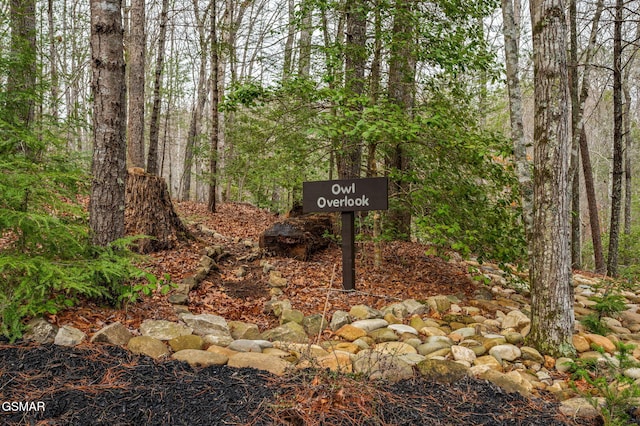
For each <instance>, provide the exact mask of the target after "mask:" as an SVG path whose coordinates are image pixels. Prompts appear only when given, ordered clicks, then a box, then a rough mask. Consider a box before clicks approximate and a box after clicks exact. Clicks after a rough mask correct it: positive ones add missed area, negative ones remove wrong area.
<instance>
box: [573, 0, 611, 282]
mask: <svg viewBox="0 0 640 426" xmlns="http://www.w3.org/2000/svg"><path fill="white" fill-rule="evenodd" d="M603 3H604V2H603V0H598V2H597V3H596V10H595V13H594V15H593V20H592V22H591V34H590V36H589V43H588V46H587V48H586V50H585V63H584V72H583V75H582V87H581V88H580V98H579V100H578V108H577V111H575V118H574V120H575V126H574V129H573V131H574V132H575V133H573V144H572V145H573V146H575V145H576V143H577V144H578V145H579V150H580V158H581V159H582V173H583V175H584V182H585V188H586V192H587V203H588V209H589V224H590V227H591V241H592V243H593V255H594V263H595V269H596V272H597V273H601V274H604V273H605V272H606V265H605V260H604V251H603V248H602V235H601V231H600V219H599V217H598V204H597V199H596V193H595V184H594V178H593V169H592V167H591V158H590V154H589V146H588V143H587V136H586V133H585V130H584V105H585V102H586V101H587V98H588V97H589V88H590V85H591V77H590V76H591V68H592V67H593V66H592V65H591V60H592V57H593V55H594V52H595V48H596V41H597V35H598V27H599V25H600V17H601V16H602V10H603V6H604V4H603Z"/></svg>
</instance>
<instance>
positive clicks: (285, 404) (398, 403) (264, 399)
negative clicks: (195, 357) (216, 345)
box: [0, 344, 579, 426]
mask: <svg viewBox="0 0 640 426" xmlns="http://www.w3.org/2000/svg"><path fill="white" fill-rule="evenodd" d="M10 401H21V402H27V401H28V402H44V405H45V409H44V411H26V412H12V411H6V410H4V409H3V410H0V423H2V424H7V425H19V424H20V425H24V424H33V425H110V426H113V425H229V424H232V425H305V426H306V425H411V426H413V425H453V424H456V425H547V426H549V425H551V426H553V425H578V424H579V423H575V422H573V421H571V420H570V419H567V418H564V417H562V416H561V415H560V414H559V413H558V409H557V403H553V402H549V401H545V400H542V399H527V398H524V397H522V396H520V395H519V394H511V393H506V392H505V391H503V390H501V389H500V388H497V387H495V386H493V385H492V384H490V383H488V382H485V381H478V380H474V379H465V380H463V381H460V382H458V383H454V384H447V385H445V384H438V383H433V382H428V381H426V380H424V379H421V378H416V379H413V380H406V381H402V382H398V383H395V384H382V383H372V382H367V381H365V380H364V379H358V378H354V377H350V376H349V377H346V376H338V375H336V374H333V373H329V372H327V371H313V370H305V371H302V372H299V373H298V374H294V375H289V376H284V377H276V376H272V375H269V374H267V373H264V372H261V371H258V370H253V369H247V368H244V369H234V368H229V367H225V366H222V367H207V368H202V369H194V368H192V367H190V366H189V365H188V364H186V363H181V362H177V361H165V362H156V361H153V360H152V359H150V358H147V357H141V356H136V355H132V354H131V353H129V352H127V351H126V350H124V349H122V348H119V347H113V346H107V345H103V346H100V345H91V346H85V347H76V348H65V347H59V346H54V345H42V346H32V345H24V344H17V345H9V344H2V345H0V404H2V403H6V402H10ZM2 406H4V405H0V407H2Z"/></svg>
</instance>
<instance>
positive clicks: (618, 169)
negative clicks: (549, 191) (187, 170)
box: [607, 0, 624, 277]
mask: <svg viewBox="0 0 640 426" xmlns="http://www.w3.org/2000/svg"><path fill="white" fill-rule="evenodd" d="M623 8H624V1H623V0H616V7H615V20H614V30H613V176H612V180H611V218H610V219H611V222H610V225H609V254H608V256H607V275H609V276H610V277H615V276H616V275H618V246H619V245H620V212H621V209H622V174H623V170H622V161H623V152H622V150H623V147H622V126H623V122H622V11H623Z"/></svg>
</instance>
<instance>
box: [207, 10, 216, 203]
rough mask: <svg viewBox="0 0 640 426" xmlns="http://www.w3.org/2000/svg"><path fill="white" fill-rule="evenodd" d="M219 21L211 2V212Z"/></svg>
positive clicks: (214, 153) (211, 201) (213, 192)
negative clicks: (217, 23)
mask: <svg viewBox="0 0 640 426" xmlns="http://www.w3.org/2000/svg"><path fill="white" fill-rule="evenodd" d="M217 19H218V14H217V8H216V0H211V35H210V38H211V134H210V136H209V141H210V150H209V155H210V157H209V174H210V177H209V195H208V197H209V199H208V203H207V207H208V209H209V211H210V212H215V211H216V196H217V188H216V186H217V183H218V178H217V176H216V175H217V172H218V170H217V165H218V161H217V159H218V113H219V111H218V104H219V93H218V35H217V33H216V32H217V25H216V21H217Z"/></svg>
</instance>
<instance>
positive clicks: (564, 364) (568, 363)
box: [556, 357, 573, 373]
mask: <svg viewBox="0 0 640 426" xmlns="http://www.w3.org/2000/svg"><path fill="white" fill-rule="evenodd" d="M572 365H573V360H572V359H571V358H565V357H560V358H558V359H557V360H556V370H557V371H558V372H560V373H566V372H568V371H569V370H571V367H572Z"/></svg>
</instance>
